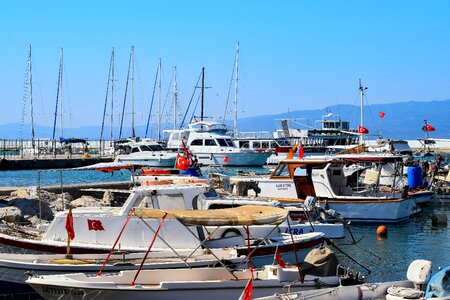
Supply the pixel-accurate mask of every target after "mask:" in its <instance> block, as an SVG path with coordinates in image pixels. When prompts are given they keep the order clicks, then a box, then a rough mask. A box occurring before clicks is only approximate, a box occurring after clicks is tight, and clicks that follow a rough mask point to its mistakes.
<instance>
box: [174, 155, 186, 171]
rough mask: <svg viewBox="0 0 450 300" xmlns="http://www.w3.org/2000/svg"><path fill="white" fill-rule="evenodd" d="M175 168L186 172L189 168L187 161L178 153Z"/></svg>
mask: <svg viewBox="0 0 450 300" xmlns="http://www.w3.org/2000/svg"><path fill="white" fill-rule="evenodd" d="M175 168H177V169H180V170H183V171H186V170H187V169H188V168H189V159H187V158H186V157H184V156H183V155H181V154H180V153H178V155H177V160H176V161H175Z"/></svg>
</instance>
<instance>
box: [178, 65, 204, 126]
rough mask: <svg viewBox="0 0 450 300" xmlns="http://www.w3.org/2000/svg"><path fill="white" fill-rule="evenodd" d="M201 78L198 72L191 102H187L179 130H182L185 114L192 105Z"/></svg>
mask: <svg viewBox="0 0 450 300" xmlns="http://www.w3.org/2000/svg"><path fill="white" fill-rule="evenodd" d="M201 78H202V72H201V71H200V75H198V79H197V83H196V84H195V87H194V91H193V92H192V96H191V100H189V104H188V107H187V108H186V112H185V113H184V116H183V121H181V124H180V129H181V128H183V125H184V121H185V120H186V116H187V114H188V112H189V108H190V107H191V104H192V99H194V95H195V92H196V91H197V87H198V84H199V82H200V79H201ZM197 103H198V100H197ZM196 107H197V105H196ZM194 112H195V109H194ZM191 120H192V117H191Z"/></svg>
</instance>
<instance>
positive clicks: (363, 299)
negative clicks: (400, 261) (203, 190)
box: [258, 260, 450, 300]
mask: <svg viewBox="0 0 450 300" xmlns="http://www.w3.org/2000/svg"><path fill="white" fill-rule="evenodd" d="M406 276H407V280H403V281H391V282H379V283H366V284H362V285H354V286H339V287H335V288H326V289H323V290H318V291H317V290H316V291H312V290H311V291H305V292H293V293H286V294H277V295H273V296H269V297H262V298H258V300H282V299H292V300H296V299H304V300H307V299H321V300H344V299H345V300H369V299H386V300H402V299H421V300H426V299H450V290H449V288H448V285H447V284H446V282H448V278H449V268H446V269H443V270H442V271H440V272H438V273H437V274H436V275H434V276H433V277H431V262H430V261H428V260H415V261H413V262H412V263H411V264H410V266H409V268H408V271H407V275H406ZM430 277H431V279H430Z"/></svg>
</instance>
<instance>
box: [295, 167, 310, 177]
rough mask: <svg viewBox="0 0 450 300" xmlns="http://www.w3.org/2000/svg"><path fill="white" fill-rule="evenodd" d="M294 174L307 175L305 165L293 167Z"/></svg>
mask: <svg viewBox="0 0 450 300" xmlns="http://www.w3.org/2000/svg"><path fill="white" fill-rule="evenodd" d="M294 176H303V177H304V176H308V170H307V169H306V167H299V168H297V169H295V171H294Z"/></svg>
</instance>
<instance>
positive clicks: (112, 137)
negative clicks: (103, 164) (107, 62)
mask: <svg viewBox="0 0 450 300" xmlns="http://www.w3.org/2000/svg"><path fill="white" fill-rule="evenodd" d="M113 121H114V47H113V48H112V53H111V132H110V141H111V144H112V142H113V140H114V136H113V124H114V122H113Z"/></svg>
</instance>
